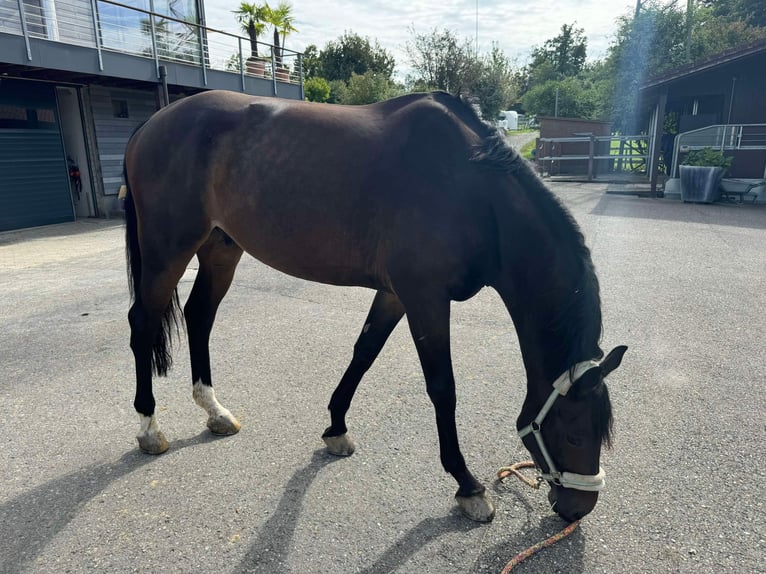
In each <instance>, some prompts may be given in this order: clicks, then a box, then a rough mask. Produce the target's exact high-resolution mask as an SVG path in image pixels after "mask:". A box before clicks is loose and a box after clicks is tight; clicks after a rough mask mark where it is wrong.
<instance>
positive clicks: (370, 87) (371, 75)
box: [340, 70, 396, 105]
mask: <svg viewBox="0 0 766 574" xmlns="http://www.w3.org/2000/svg"><path fill="white" fill-rule="evenodd" d="M394 95H396V86H394V83H393V82H392V81H391V80H390V79H389V78H387V77H386V76H384V75H383V74H377V73H375V72H373V71H372V70H367V71H366V72H365V73H364V74H351V79H350V80H349V81H348V85H347V90H346V92H345V94H344V95H343V97H342V99H341V102H340V103H342V104H354V105H358V104H373V103H375V102H379V101H381V100H386V99H388V98H390V97H393V96H394Z"/></svg>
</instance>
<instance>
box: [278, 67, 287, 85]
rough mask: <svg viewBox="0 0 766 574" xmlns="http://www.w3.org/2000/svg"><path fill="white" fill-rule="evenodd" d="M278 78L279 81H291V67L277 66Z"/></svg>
mask: <svg viewBox="0 0 766 574" xmlns="http://www.w3.org/2000/svg"><path fill="white" fill-rule="evenodd" d="M275 76H276V79H277V81H278V82H289V81H290V69H289V68H285V67H283V66H277V70H276V74H275Z"/></svg>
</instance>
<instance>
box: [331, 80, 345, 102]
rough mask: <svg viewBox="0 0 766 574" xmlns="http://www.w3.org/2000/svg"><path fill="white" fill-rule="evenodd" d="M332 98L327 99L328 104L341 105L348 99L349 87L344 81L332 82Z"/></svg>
mask: <svg viewBox="0 0 766 574" xmlns="http://www.w3.org/2000/svg"><path fill="white" fill-rule="evenodd" d="M328 83H329V84H330V97H329V98H328V99H327V103H328V104H341V103H343V100H344V99H345V98H346V93H348V86H347V85H346V82H344V81H343V80H330V81H329V82H328Z"/></svg>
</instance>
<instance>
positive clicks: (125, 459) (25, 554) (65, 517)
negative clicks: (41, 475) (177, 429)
mask: <svg viewBox="0 0 766 574" xmlns="http://www.w3.org/2000/svg"><path fill="white" fill-rule="evenodd" d="M215 440H220V437H217V436H216V435H213V434H212V433H210V432H209V431H207V430H205V431H203V432H202V433H200V434H198V435H196V436H194V437H191V438H188V439H181V440H177V441H174V442H172V443H171V445H170V446H171V449H173V450H180V449H183V448H187V447H191V446H195V445H199V444H204V443H207V442H212V441H215ZM155 460H157V459H156V457H154V456H151V455H147V454H144V453H142V452H140V451H139V450H138V449H134V450H130V451H128V452H126V453H125V454H124V455H122V456H121V457H120V458H119V459H118V460H117V461H115V462H108V463H103V464H95V465H91V466H87V467H85V468H83V469H81V470H77V471H75V472H70V473H69V474H65V475H64V476H61V477H59V478H56V479H54V480H51V481H49V482H46V483H45V484H41V485H40V486H38V487H36V488H33V489H32V490H30V491H27V492H24V493H23V494H20V495H19V496H17V497H16V498H13V499H11V500H9V501H8V502H6V503H4V504H3V505H2V506H0V556H2V564H1V565H0V569H1V570H2V571H3V572H20V571H21V570H22V569H23V568H24V566H25V565H26V564H28V563H30V562H32V561H33V560H34V559H35V558H36V557H37V555H38V554H40V552H41V551H42V549H43V548H44V547H45V545H46V544H48V542H50V541H51V540H53V538H54V537H55V536H56V534H58V533H59V532H61V530H63V529H64V528H65V527H66V525H67V524H69V522H71V521H72V519H74V518H75V517H76V516H77V514H78V513H79V512H80V509H81V508H83V507H84V506H85V505H86V504H87V503H88V502H89V501H90V500H91V499H93V498H94V497H95V496H97V495H98V494H99V493H100V492H102V491H103V490H104V489H106V488H107V487H108V486H109V485H110V484H111V483H113V482H114V481H116V480H118V479H120V478H122V477H123V476H125V475H127V474H130V473H131V472H133V471H134V470H137V469H139V468H141V467H142V466H144V465H146V464H149V463H151V462H153V461H155Z"/></svg>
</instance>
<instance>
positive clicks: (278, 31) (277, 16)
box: [266, 1, 298, 64]
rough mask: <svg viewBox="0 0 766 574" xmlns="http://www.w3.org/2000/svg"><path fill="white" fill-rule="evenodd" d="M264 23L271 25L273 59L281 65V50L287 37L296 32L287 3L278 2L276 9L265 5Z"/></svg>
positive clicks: (290, 9) (290, 8)
mask: <svg viewBox="0 0 766 574" xmlns="http://www.w3.org/2000/svg"><path fill="white" fill-rule="evenodd" d="M266 22H267V23H269V24H271V26H272V30H273V33H274V57H275V58H276V59H277V63H280V64H281V63H282V50H283V48H284V47H285V40H286V38H287V36H288V35H290V34H292V33H293V32H297V31H298V30H297V29H296V28H295V26H293V22H295V16H294V15H293V7H292V6H291V5H290V3H289V2H284V1H282V2H280V3H279V4H278V5H277V7H276V8H272V7H271V6H269V5H268V3H267V4H266Z"/></svg>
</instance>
